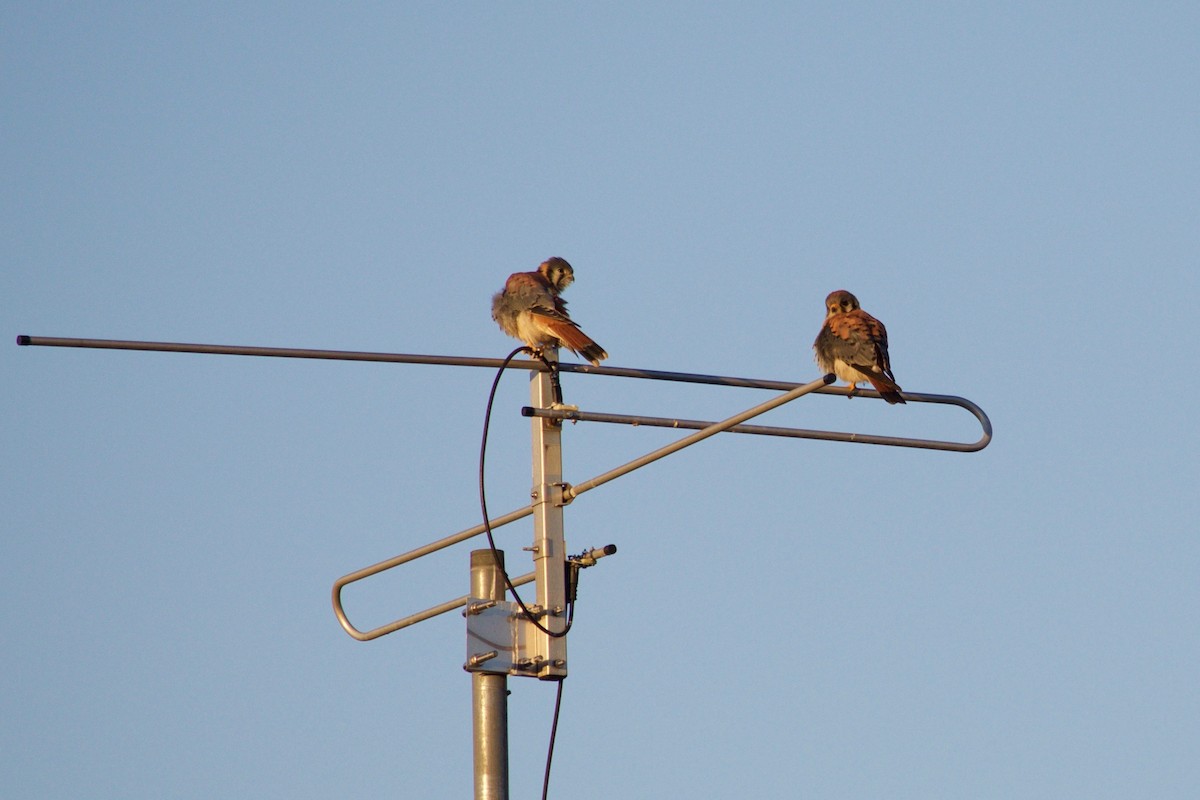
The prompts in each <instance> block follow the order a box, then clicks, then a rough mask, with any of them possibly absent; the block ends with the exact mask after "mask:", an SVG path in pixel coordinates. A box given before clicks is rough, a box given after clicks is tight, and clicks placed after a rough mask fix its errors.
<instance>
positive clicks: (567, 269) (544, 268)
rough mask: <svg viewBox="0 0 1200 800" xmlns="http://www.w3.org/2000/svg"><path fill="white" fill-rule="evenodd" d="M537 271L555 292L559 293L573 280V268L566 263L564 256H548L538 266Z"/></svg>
mask: <svg viewBox="0 0 1200 800" xmlns="http://www.w3.org/2000/svg"><path fill="white" fill-rule="evenodd" d="M538 272H540V273H541V274H542V277H543V278H545V279H546V282H547V283H549V284H550V286H551V287H552V288H553V289H554V291H555V292H557V293H561V292H562V291H563V290H564V289H566V288H567V287H568V286H570V285H571V284H572V283H574V282H575V270H574V269H572V267H571V265H570V264H568V263H567V260H566V259H565V258H559V257H558V256H555V257H554V258H548V259H546V260H545V261H543V262H542V263H541V264H540V265H539V266H538Z"/></svg>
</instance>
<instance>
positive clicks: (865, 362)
mask: <svg viewBox="0 0 1200 800" xmlns="http://www.w3.org/2000/svg"><path fill="white" fill-rule="evenodd" d="M813 350H814V351H815V352H816V356H817V366H819V367H820V368H821V369H823V370H824V371H825V372H826V374H828V373H830V372H832V373H833V374H834V375H836V376H838V377H839V378H841V379H842V380H844V381H846V382H847V383H849V384H850V389H849V394H850V395H851V396H853V395H854V390H855V389H857V388H858V384H860V383H864V382H866V383H870V384H871V385H872V386H874V387H875V391H877V392H879V394H880V395H881V396H882V397H883V399H884V400H887V401H888V402H889V403H892V404H895V403H903V402H904V398H903V397H901V396H900V387H899V386H897V385H896V378H895V376H894V375H892V364H891V361H890V360H889V359H888V341H887V329H886V328H884V327H883V323H882V322H880V321H879V320H877V319H875V318H874V317H872V316H871V315H870V314H868V313H867V312H865V311H863V310H862V307H861V306H859V304H858V298H857V297H855V296H854V295H852V294H850V293H849V292H847V291H846V290H844V289H839V290H838V291H836V292H831V293H830V295H829V296H828V297H826V298H825V324H823V325H822V326H821V332H820V333H819V334H817V340H816V341H815V342H813Z"/></svg>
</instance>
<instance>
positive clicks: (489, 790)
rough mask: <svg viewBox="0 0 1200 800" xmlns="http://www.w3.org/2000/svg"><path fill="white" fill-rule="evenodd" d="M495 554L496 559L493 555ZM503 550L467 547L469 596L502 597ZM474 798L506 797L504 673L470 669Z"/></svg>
mask: <svg viewBox="0 0 1200 800" xmlns="http://www.w3.org/2000/svg"><path fill="white" fill-rule="evenodd" d="M497 557H498V558H499V563H497V561H496V559H497ZM502 569H504V551H502V550H497V551H496V554H495V556H493V555H492V551H491V550H490V549H487V550H472V551H471V596H472V597H475V598H483V599H487V600H495V601H497V602H503V601H504V592H505V587H504V578H503V577H502V576H501V570H502ZM471 729H472V733H473V735H474V755H475V800H508V676H507V675H504V674H499V675H495V674H491V673H487V672H472V673H471Z"/></svg>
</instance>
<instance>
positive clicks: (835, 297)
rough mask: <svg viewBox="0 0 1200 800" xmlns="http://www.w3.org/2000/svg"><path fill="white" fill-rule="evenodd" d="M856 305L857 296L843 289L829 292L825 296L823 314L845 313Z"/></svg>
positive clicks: (830, 315)
mask: <svg viewBox="0 0 1200 800" xmlns="http://www.w3.org/2000/svg"><path fill="white" fill-rule="evenodd" d="M858 307H859V305H858V298H857V297H855V296H854V295H852V294H850V293H849V292H847V291H846V290H845V289H838V290H837V291H836V292H830V293H829V296H828V297H826V298H825V316H827V317H832V316H833V315H834V314H845V313H848V312H850V311H854V310H856V309H857V308H858Z"/></svg>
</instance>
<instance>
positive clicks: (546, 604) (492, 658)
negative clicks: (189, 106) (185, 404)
mask: <svg viewBox="0 0 1200 800" xmlns="http://www.w3.org/2000/svg"><path fill="white" fill-rule="evenodd" d="M17 344H18V345H22V346H45V347H76V348H94V349H109V350H147V351H159V352H174V353H204V354H214V355H240V356H263V357H273V358H307V359H319V360H335V361H371V362H384V363H401V364H440V365H446V366H460V367H489V368H492V369H502V368H505V367H507V368H512V369H524V370H528V371H530V373H531V374H530V404H529V405H528V406H525V407H524V408H522V409H521V413H522V415H523V416H525V417H528V418H530V423H531V424H530V431H531V451H532V473H533V487H532V489H531V492H530V495H531V500H532V501H531V502H530V503H529V504H528V505H526V506H522V507H520V508H517V509H514V510H512V511H510V512H508V513H505V514H501V515H500V516H497V517H495V518H493V519H491V520H489V521H488V523H487V524H483V523H481V524H479V525H474V526H472V527H470V528H467V529H465V530H462V531H459V532H458V533H455V534H451V535H450V536H446V537H444V538H442V539H438V540H436V541H433V542H430V543H428V544H425V545H423V546H421V547H418V548H416V549H414V550H410V551H408V552H407V553H402V554H400V555H398V556H395V557H393V558H389V559H387V560H385V561H380V562H378V563H376V564H372V565H370V566H368V567H364V568H362V569H359V570H356V571H355V572H351V573H349V574H347V575H344V576H342V577H341V578H338V579H337V580H336V581H335V582H334V584H333V591H332V601H333V610H334V614H335V616H336V617H337V620H338V622H339V624H341V626H342V628H343V629H344V630H345V631H346V633H347V634H349V635H350V636H352V637H353V638H355V639H357V640H359V641H370V640H373V639H377V638H379V637H381V636H386V635H387V634H390V633H394V632H396V631H398V630H401V629H403V628H407V627H409V626H411V625H415V624H417V623H418V622H423V621H425V620H427V619H431V618H433V617H435V616H439V615H441V614H445V613H447V612H449V611H454V610H456V609H459V608H463V609H464V611H463V616H465V617H466V620H467V652H466V661H465V663H464V664H463V668H464V669H465V670H467V671H468V672H470V673H471V678H472V681H471V684H472V687H471V691H472V725H473V732H474V779H475V797H476V800H506V798H507V797H508V710H507V708H508V699H507V695H508V691H507V679H508V677H509V676H515V677H536V678H539V679H541V680H547V681H559V682H561V681H562V680H564V679H565V678H566V677H567V672H568V670H567V637H566V628H567V618H566V610H567V608H568V606H569V604H571V603H573V598H572V597H570V596H569V595H571V594H572V593H573V591H574V580H575V579H576V578H577V576H578V572H579V570H580V569H584V568H587V567H590V566H593V565H595V564H596V562H597V561H598V560H599V559H601V558H603V557H605V556H608V555H611V554H613V553H615V552H616V547H615V545H607V546H605V547H600V548H594V549H590V550H586V551H584V552H583V553H581V554H580V555H577V556H568V555H567V551H566V540H565V534H564V524H563V516H564V515H563V509H564V508H565V507H566V506H567V505H569V504H570V503H571V502H572V501H574V500H575V499H576V498H577V497H579V496H580V495H582V494H584V493H586V492H589V491H591V490H593V489H596V488H598V487H600V486H602V485H604V484H606V483H608V482H609V481H612V480H615V479H617V478H619V477H621V476H623V475H626V474H628V473H630V472H633V471H634V470H636V469H640V468H641V467H644V466H646V465H647V464H651V463H653V462H655V461H658V460H659V459H662V458H665V457H667V456H669V455H672V454H673V453H676V452H678V451H680V450H682V449H684V448H686V447H690V446H692V445H694V444H697V443H699V442H701V441H703V440H705V439H707V438H710V437H712V436H715V435H717V434H718V433H725V432H730V433H741V434H750V435H758V436H781V437H789V438H798V439H818V440H823V441H833V442H850V443H856V444H867V445H881V446H888V447H910V448H917V449H924V450H946V451H950V452H959V453H971V452H976V451H979V450H982V449H983V448H985V447H987V445H988V443H989V442H990V441H991V439H992V424H991V421H990V420H989V419H988V417H987V415H986V414H985V413H984V411H983V409H981V408H980V407H979V406H977V405H976V404H975V403H973V402H971V401H970V400H967V399H966V398H963V397H956V396H953V395H941V394H924V393H919V392H904V399H905V400H906V401H908V402H909V403H933V404H938V405H952V406H958V407H959V408H962V409H965V410H966V411H968V412H969V413H970V414H972V415H973V416H974V417H975V418H976V420H977V421H978V422H979V424H980V426H981V428H982V435H981V436H980V438H979V439H978V440H976V441H974V442H957V441H944V440H936V439H914V438H906V437H897V436H883V435H877V434H861V433H845V432H840V431H825V430H809V429H803V428H790V427H771V426H763V425H748V424H746V423H747V422H748V421H749V420H751V419H753V418H754V417H757V416H759V415H761V414H765V413H766V412H768V411H770V410H772V409H774V408H778V407H779V406H781V405H784V404H785V403H789V402H792V401H793V400H796V399H799V398H801V397H803V396H805V395H808V394H813V393H818V394H845V390H844V389H834V388H833V387H831V386H830V385H829V384H831V383H833V381H834V376H833V375H825V376H822V377H820V378H818V379H817V380H813V381H810V382H808V383H804V384H796V383H791V382H786V381H774V380H759V379H751V378H735V377H728V376H720V375H703V374H695V373H684V372H665V371H661V370H648V369H634V368H628V367H596V366H591V365H587V364H560V363H558V361H557V357H558V354H557V351H554V350H547V351H545V353H544V355H545V356H546V361H545V362H543V361H535V360H511V361H510V360H508V359H504V360H501V359H487V358H470V357H461V356H437V355H414V354H403V353H376V352H360V351H344V350H311V349H298V348H282V347H246V346H239V345H212V344H187V343H181V342H144V341H128V340H115V339H72V338H61V337H46V336H26V335H21V336H18V337H17ZM552 370H553V371H552ZM561 372H568V373H575V374H584V375H605V376H610V377H619V378H634V379H642V380H654V381H671V382H681V383H698V384H706V385H712V386H732V387H741V388H752V389H764V390H769V391H775V392H781V394H777V395H776V396H774V397H772V398H771V399H769V400H767V401H765V402H762V403H760V404H758V405H756V406H753V407H752V408H749V409H747V410H745V411H743V412H741V413H739V414H735V415H733V416H731V417H728V418H727V419H724V420H720V421H716V422H710V421H703V420H689V419H673V418H667V417H647V416H631V415H627V414H612V413H600V412H592V411H582V410H577V409H574V408H571V407H564V406H562V404H561V403H557V402H556V399H557V398H556V393H555V381H556V379H557V374H556V373H561ZM856 394H857V395H858V396H862V397H866V398H876V399H879V394H878V393H877V392H875V391H874V390H870V389H864V390H859V391H858V392H857V393H856ZM563 420H571V421H574V422H595V423H608V424H626V425H637V426H643V425H644V426H652V427H669V428H680V429H684V430H693V431H694V433H691V434H689V435H687V436H684V437H682V438H680V439H677V440H676V441H674V442H671V443H669V444H667V445H664V446H662V447H659V448H658V449H656V450H653V451H651V452H649V453H647V454H645V455H643V456H641V457H639V458H636V459H633V460H632V461H629V462H627V463H625V464H623V465H620V466H618V467H614V468H613V469H610V470H608V471H606V472H604V473H601V474H600V475H596V476H594V477H592V478H589V479H587V480H585V481H582V482H580V483H575V484H571V483H568V482H566V481H564V480H563V476H562V422H563ZM528 516H533V518H534V539H533V544H532V546H531V547H529V548H527V549H529V550H530V551H531V552H532V553H533V561H534V570H533V571H532V572H529V573H526V574H524V575H520V576H518V577H515V578H512V579H511V585H512V586H513V587H514V588H515V587H517V586H523V585H525V584H528V583H535V584H536V587H535V588H536V600H535V602H534V604H532V605H530V606H526V607H524V608H522V606H521V605H520V604H519V603H518V602H512V601H508V600H506V599H505V597H506V594H507V593H506V588H507V587H506V582H505V580H504V578H505V572H504V568H505V567H504V553H503V551H500V550H493V549H492V548H488V549H485V550H475V551H472V553H471V571H470V591H469V592H468V594H465V595H462V596H460V597H456V598H454V599H451V600H447V601H445V602H443V603H439V604H438V605H435V606H432V607H430V608H427V609H424V610H423V611H418V612H416V613H413V614H409V615H408V616H405V617H401V618H399V619H397V620H394V621H392V622H389V623H386V624H384V625H380V626H378V627H375V628H370V629H368V630H361V629H359V628H358V627H356V626H355V625H354V624H353V623H352V622H351V621H350V618H349V616H348V615H347V613H346V610H345V607H344V605H343V603H342V592H343V590H344V589H345V588H346V587H347V586H349V585H350V584H352V583H357V582H358V581H361V580H364V579H366V578H370V577H372V576H374V575H378V574H380V573H383V572H387V571H389V570H392V569H394V568H396V567H399V566H402V565H404V564H407V563H409V562H412V561H416V560H417V559H420V558H422V557H424V556H427V555H429V554H431V553H435V552H437V551H439V550H442V549H444V548H446V547H450V546H451V545H454V544H458V543H460V542H464V541H467V540H468V539H471V538H474V537H475V536H478V535H480V534H482V533H484V532H485V531H486V530H488V528H489V526H490V529H491V530H495V529H497V528H500V527H502V526H504V525H507V524H509V523H511V522H515V521H517V520H519V519H524V518H525V517H528ZM515 599H516V598H514V600H515ZM526 610H527V611H528V612H530V613H528V614H527V613H526ZM560 685H561V684H560Z"/></svg>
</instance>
